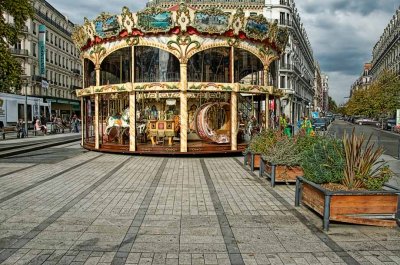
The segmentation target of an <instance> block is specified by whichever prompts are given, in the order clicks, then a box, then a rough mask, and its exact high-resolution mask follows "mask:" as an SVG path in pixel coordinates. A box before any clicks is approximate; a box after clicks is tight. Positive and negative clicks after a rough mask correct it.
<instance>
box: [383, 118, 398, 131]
mask: <svg viewBox="0 0 400 265" xmlns="http://www.w3.org/2000/svg"><path fill="white" fill-rule="evenodd" d="M382 124H383V129H384V130H389V131H393V129H394V126H396V119H384V120H383V123H382Z"/></svg>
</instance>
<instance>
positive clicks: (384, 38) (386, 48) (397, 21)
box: [371, 7, 400, 79]
mask: <svg viewBox="0 0 400 265" xmlns="http://www.w3.org/2000/svg"><path fill="white" fill-rule="evenodd" d="M384 70H390V71H393V72H396V73H398V74H399V75H400V7H399V8H398V9H397V10H396V13H395V14H394V15H393V17H392V19H391V20H390V22H389V24H388V25H387V27H386V28H385V30H384V31H383V34H382V35H381V37H380V38H379V41H378V42H377V43H376V44H375V46H374V48H373V50H372V68H371V76H372V79H376V78H377V77H378V76H379V75H380V74H381V73H382V71H384Z"/></svg>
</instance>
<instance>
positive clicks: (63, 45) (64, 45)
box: [63, 41, 65, 51]
mask: <svg viewBox="0 0 400 265" xmlns="http://www.w3.org/2000/svg"><path fill="white" fill-rule="evenodd" d="M63 50H64V51H65V41H63Z"/></svg>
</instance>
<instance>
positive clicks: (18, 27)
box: [0, 0, 34, 92]
mask: <svg viewBox="0 0 400 265" xmlns="http://www.w3.org/2000/svg"><path fill="white" fill-rule="evenodd" d="M4 13H7V14H9V15H10V16H12V17H13V18H14V23H13V24H9V23H6V21H5V18H4V16H3V14H4ZM0 14H1V15H0V92H9V91H10V88H16V87H20V85H21V80H20V75H21V65H20V63H19V62H18V61H17V60H16V59H15V58H14V57H13V56H11V54H10V51H9V46H13V45H15V44H16V43H17V42H18V41H19V39H20V37H21V32H22V29H23V27H24V26H25V21H26V20H27V19H28V18H29V17H32V16H33V14H34V13H33V5H32V1H31V0H1V1H0Z"/></svg>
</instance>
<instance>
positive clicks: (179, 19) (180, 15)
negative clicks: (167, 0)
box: [175, 3, 192, 32]
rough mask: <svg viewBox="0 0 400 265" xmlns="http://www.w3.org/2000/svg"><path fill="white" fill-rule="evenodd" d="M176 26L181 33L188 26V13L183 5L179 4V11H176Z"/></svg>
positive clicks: (189, 20)
mask: <svg viewBox="0 0 400 265" xmlns="http://www.w3.org/2000/svg"><path fill="white" fill-rule="evenodd" d="M175 20H176V24H177V25H179V27H180V28H181V31H182V32H186V30H187V26H188V25H190V23H191V22H192V21H191V18H190V11H189V8H188V7H187V5H186V4H185V3H180V4H179V9H178V11H176V18H175Z"/></svg>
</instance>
